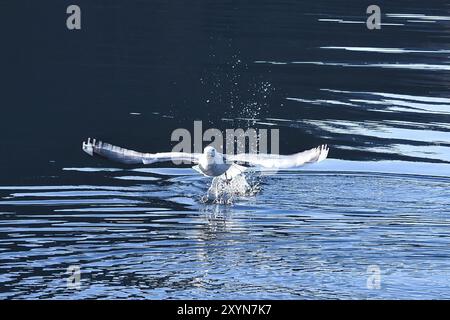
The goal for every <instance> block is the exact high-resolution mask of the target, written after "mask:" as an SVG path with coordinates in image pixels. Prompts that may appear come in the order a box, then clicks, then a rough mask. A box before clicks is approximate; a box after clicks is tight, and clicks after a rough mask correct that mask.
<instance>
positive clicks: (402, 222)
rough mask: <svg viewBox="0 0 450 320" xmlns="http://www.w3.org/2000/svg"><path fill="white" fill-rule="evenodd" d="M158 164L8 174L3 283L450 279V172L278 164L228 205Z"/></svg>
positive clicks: (344, 287) (113, 292) (174, 287)
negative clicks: (80, 180) (65, 179)
mask: <svg viewBox="0 0 450 320" xmlns="http://www.w3.org/2000/svg"><path fill="white" fill-rule="evenodd" d="M325 163H326V162H324V164H325ZM323 168H325V167H323ZM123 171H125V172H123ZM158 171H159V172H160V173H158V174H155V173H141V174H142V177H153V178H154V179H150V180H149V181H148V182H146V184H145V185H143V184H140V183H142V182H140V180H141V179H139V178H138V179H136V181H128V180H127V181H128V184H127V185H123V183H124V182H126V181H125V180H123V181H122V180H117V179H115V178H116V172H110V173H108V175H109V177H110V184H109V185H106V186H101V185H98V186H88V185H87V186H79V187H77V186H73V187H72V186H66V187H64V186H55V187H52V186H30V187H27V186H19V187H14V186H4V187H2V188H1V191H0V192H1V196H2V199H1V200H0V216H1V217H2V219H1V224H0V237H1V238H0V261H1V264H0V268H1V272H0V274H1V276H0V286H1V288H2V290H1V293H0V296H1V297H3V298H5V297H15V298H33V297H35V298H38V297H39V298H94V297H96V298H99V297H104V298H105V297H108V298H120V297H134V298H144V297H145V298H239V297H242V298H307V299H314V298H382V297H383V298H401V297H409V298H437V297H445V295H446V293H447V292H448V290H449V289H450V282H449V281H448V276H449V273H448V272H449V271H450V264H449V263H448V261H450V260H449V258H450V255H449V253H448V250H447V248H448V246H449V245H450V243H449V241H450V240H449V239H450V238H449V229H448V225H449V219H450V216H449V211H448V208H449V207H450V201H449V199H450V197H449V195H450V194H449V191H448V190H450V189H449V187H450V181H449V180H448V178H445V177H441V178H437V177H427V176H422V177H420V176H414V175H392V174H375V173H359V174H356V173H353V174H352V173H339V172H335V171H328V172H324V171H322V172H317V173H314V172H309V173H307V172H303V173H301V172H282V173H279V174H278V175H273V176H264V177H262V179H261V182H262V191H261V192H260V193H259V194H257V195H256V196H253V197H248V198H242V199H240V200H239V201H238V202H236V203H235V204H234V205H232V206H227V205H212V204H208V205H204V204H201V203H200V201H198V200H199V199H200V197H201V196H202V195H203V194H204V193H205V192H206V190H207V187H208V179H205V178H203V177H199V176H195V177H192V178H191V179H186V178H187V177H189V176H184V175H182V172H183V171H184V169H180V170H179V172H174V171H176V170H174V169H170V170H168V172H170V173H172V175H161V172H162V171H164V169H159V170H158ZM67 172H69V171H66V173H67ZM134 172H135V173H136V171H134ZM74 173H75V174H80V172H77V171H75V172H74ZM135 173H134V174H135ZM81 174H87V175H89V174H94V175H103V174H104V171H101V170H99V171H97V172H96V171H90V172H84V173H83V172H82V173H81ZM122 174H124V175H129V172H127V171H126V170H122ZM119 181H120V183H121V185H120V186H117V189H116V185H115V184H116V182H119ZM70 265H80V266H81V270H82V286H81V289H80V290H76V289H67V287H66V278H67V276H68V275H67V274H66V273H65V272H66V268H67V267H68V266H70ZM369 265H378V266H379V267H380V268H381V270H382V288H381V289H380V290H369V289H367V288H366V280H367V272H366V269H367V266H369Z"/></svg>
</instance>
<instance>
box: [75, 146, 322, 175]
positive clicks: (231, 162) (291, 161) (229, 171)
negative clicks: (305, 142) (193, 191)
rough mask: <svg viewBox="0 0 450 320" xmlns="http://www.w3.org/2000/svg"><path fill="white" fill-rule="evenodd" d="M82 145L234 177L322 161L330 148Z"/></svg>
mask: <svg viewBox="0 0 450 320" xmlns="http://www.w3.org/2000/svg"><path fill="white" fill-rule="evenodd" d="M82 149H83V151H84V152H86V153H87V154H89V155H90V156H98V157H101V158H106V159H108V160H112V161H116V162H119V163H124V164H134V165H136V164H140V165H142V164H143V165H148V164H152V163H156V162H164V161H175V162H177V163H181V162H184V163H186V162H188V163H192V164H195V165H194V166H193V167H192V168H193V169H194V170H195V171H197V172H199V173H201V174H203V175H204V176H208V177H223V178H225V180H230V179H232V178H234V177H236V176H237V175H239V174H241V173H243V172H244V171H245V170H246V169H247V167H245V166H241V165H239V164H238V163H242V164H246V165H248V166H252V167H260V168H263V169H268V170H282V169H290V168H296V167H299V166H302V165H305V164H309V163H314V162H320V161H323V160H325V159H326V158H327V156H328V151H329V148H328V146H327V145H326V144H324V145H320V146H318V147H316V148H313V149H310V150H306V151H303V152H299V153H295V154H291V155H277V154H256V153H255V154H253V153H252V154H248V153H240V154H235V155H233V154H232V155H229V154H222V153H220V152H218V151H217V150H216V149H215V148H214V147H212V146H207V147H206V148H205V149H204V151H203V153H187V152H159V153H142V152H138V151H134V150H129V149H124V148H121V147H118V146H114V145H112V144H109V143H105V142H102V141H97V140H96V139H92V140H91V138H89V139H88V140H87V141H86V142H83V144H82Z"/></svg>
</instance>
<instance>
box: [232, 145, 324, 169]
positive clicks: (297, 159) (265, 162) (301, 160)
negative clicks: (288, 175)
mask: <svg viewBox="0 0 450 320" xmlns="http://www.w3.org/2000/svg"><path fill="white" fill-rule="evenodd" d="M328 151H329V149H328V146H327V145H321V146H319V147H317V148H313V149H310V150H306V151H303V152H299V153H295V154H291V155H287V156H282V155H275V154H245V153H242V154H237V155H226V160H227V161H236V162H244V163H247V164H249V165H251V166H259V167H263V168H268V169H289V168H295V167H299V166H302V165H304V164H307V163H313V162H320V161H322V160H325V159H326V158H327V156H328Z"/></svg>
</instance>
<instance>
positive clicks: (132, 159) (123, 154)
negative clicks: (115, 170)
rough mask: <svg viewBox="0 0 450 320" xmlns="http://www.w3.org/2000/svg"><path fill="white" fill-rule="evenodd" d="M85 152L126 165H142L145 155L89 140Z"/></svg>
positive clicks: (85, 145)
mask: <svg viewBox="0 0 450 320" xmlns="http://www.w3.org/2000/svg"><path fill="white" fill-rule="evenodd" d="M82 148H83V151H84V152H86V153H87V154H89V155H90V156H99V157H101V158H106V159H108V160H112V161H116V162H120V163H125V164H142V161H143V158H144V154H143V153H141V152H137V151H133V150H128V149H124V148H121V147H117V146H114V145H112V144H109V143H105V142H102V141H97V140H96V139H92V140H91V138H89V139H88V140H87V142H83V145H82Z"/></svg>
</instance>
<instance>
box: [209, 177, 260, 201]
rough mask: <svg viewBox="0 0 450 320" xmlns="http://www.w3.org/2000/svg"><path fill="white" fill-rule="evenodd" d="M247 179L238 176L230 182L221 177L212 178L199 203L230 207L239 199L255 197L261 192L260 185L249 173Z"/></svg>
mask: <svg viewBox="0 0 450 320" xmlns="http://www.w3.org/2000/svg"><path fill="white" fill-rule="evenodd" d="M248 177H249V179H247V178H246V176H245V175H244V174H240V175H237V176H236V177H234V178H233V179H231V180H226V179H225V178H223V177H222V176H219V177H215V178H213V180H212V182H211V186H210V187H209V189H208V191H207V193H206V195H204V196H203V197H202V198H201V202H202V203H216V204H228V205H231V204H233V203H234V202H235V201H236V200H237V199H239V198H241V197H250V196H254V195H256V194H257V193H258V192H259V191H260V190H261V187H260V183H259V181H258V179H255V177H254V175H252V174H251V173H250V175H249V176H248Z"/></svg>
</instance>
